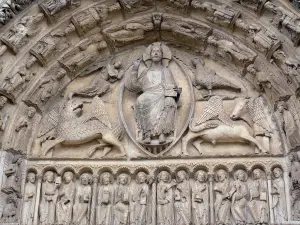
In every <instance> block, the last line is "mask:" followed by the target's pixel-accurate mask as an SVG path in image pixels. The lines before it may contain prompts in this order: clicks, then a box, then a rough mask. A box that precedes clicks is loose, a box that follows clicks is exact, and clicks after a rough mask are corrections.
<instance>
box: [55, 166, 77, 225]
mask: <svg viewBox="0 0 300 225" xmlns="http://www.w3.org/2000/svg"><path fill="white" fill-rule="evenodd" d="M74 180H75V177H74V174H73V172H71V171H67V172H65V173H64V175H63V183H62V185H61V186H60V188H59V190H58V199H57V204H56V222H57V223H58V224H62V225H68V224H70V223H71V222H72V211H73V204H74V196H75V182H74Z"/></svg>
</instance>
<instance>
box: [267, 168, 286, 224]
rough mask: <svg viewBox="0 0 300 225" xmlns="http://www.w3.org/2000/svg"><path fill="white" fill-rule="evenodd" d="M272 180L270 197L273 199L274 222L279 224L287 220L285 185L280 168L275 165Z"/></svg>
mask: <svg viewBox="0 0 300 225" xmlns="http://www.w3.org/2000/svg"><path fill="white" fill-rule="evenodd" d="M273 177H274V179H273V180H272V193H271V194H272V199H273V201H272V202H273V205H272V209H273V213H274V220H275V223H278V224H281V223H282V222H284V221H287V219H288V218H287V211H286V198H285V187H284V180H283V177H282V169H281V168H279V167H275V168H274V169H273Z"/></svg>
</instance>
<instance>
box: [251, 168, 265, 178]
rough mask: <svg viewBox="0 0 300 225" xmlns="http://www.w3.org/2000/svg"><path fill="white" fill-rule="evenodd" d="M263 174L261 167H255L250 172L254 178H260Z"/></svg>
mask: <svg viewBox="0 0 300 225" xmlns="http://www.w3.org/2000/svg"><path fill="white" fill-rule="evenodd" d="M262 176H263V171H262V170H261V169H255V170H253V172H252V177H253V179H254V180H258V179H260V178H262Z"/></svg>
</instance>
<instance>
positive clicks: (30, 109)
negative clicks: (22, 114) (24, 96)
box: [27, 107, 36, 118]
mask: <svg viewBox="0 0 300 225" xmlns="http://www.w3.org/2000/svg"><path fill="white" fill-rule="evenodd" d="M35 113H36V109H35V108H34V107H29V108H28V114H27V115H28V117H29V118H32V117H34V115H35Z"/></svg>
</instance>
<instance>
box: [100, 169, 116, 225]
mask: <svg viewBox="0 0 300 225" xmlns="http://www.w3.org/2000/svg"><path fill="white" fill-rule="evenodd" d="M114 194H115V193H114V187H113V175H112V174H111V173H110V172H104V173H102V174H101V176H100V187H99V190H98V198H97V206H96V224H97V225H111V224H112V220H113V204H114V202H113V200H114Z"/></svg>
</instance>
